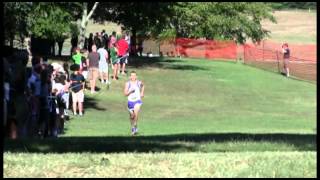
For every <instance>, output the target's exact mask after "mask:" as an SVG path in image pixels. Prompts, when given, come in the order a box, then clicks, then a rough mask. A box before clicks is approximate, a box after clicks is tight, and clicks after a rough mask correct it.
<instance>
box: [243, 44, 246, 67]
mask: <svg viewBox="0 0 320 180" xmlns="http://www.w3.org/2000/svg"><path fill="white" fill-rule="evenodd" d="M245 63H246V44H243V64H245Z"/></svg>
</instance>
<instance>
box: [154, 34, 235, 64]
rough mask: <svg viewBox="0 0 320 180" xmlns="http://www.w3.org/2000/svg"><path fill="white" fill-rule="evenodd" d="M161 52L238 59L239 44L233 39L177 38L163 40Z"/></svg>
mask: <svg viewBox="0 0 320 180" xmlns="http://www.w3.org/2000/svg"><path fill="white" fill-rule="evenodd" d="M160 52H161V54H162V55H167V56H182V57H192V58H206V59H217V58H220V59H225V60H236V58H237V45H236V43H235V42H233V41H214V40H199V39H189V38H177V39H175V41H162V42H161V43H160Z"/></svg>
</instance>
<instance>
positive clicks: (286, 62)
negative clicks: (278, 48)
mask: <svg viewBox="0 0 320 180" xmlns="http://www.w3.org/2000/svg"><path fill="white" fill-rule="evenodd" d="M282 53H283V61H284V72H285V73H286V76H287V77H289V76H290V75H289V60H290V49H289V46H288V43H284V44H283V45H282Z"/></svg>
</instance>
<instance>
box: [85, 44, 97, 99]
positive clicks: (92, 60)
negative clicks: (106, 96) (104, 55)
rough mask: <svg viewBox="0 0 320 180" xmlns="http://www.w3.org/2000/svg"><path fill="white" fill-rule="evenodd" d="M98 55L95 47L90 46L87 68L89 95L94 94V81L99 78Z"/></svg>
mask: <svg viewBox="0 0 320 180" xmlns="http://www.w3.org/2000/svg"><path fill="white" fill-rule="evenodd" d="M99 59H100V58H99V53H97V47H96V45H93V46H92V52H91V53H89V55H88V59H87V66H88V67H89V80H90V88H91V94H94V93H95V87H96V81H97V78H98V76H99Z"/></svg>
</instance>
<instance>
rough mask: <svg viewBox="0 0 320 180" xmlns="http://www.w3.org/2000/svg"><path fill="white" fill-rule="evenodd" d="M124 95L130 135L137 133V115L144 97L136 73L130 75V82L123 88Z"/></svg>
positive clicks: (142, 86)
mask: <svg viewBox="0 0 320 180" xmlns="http://www.w3.org/2000/svg"><path fill="white" fill-rule="evenodd" d="M123 92H124V95H125V96H128V110H129V114H130V123H131V135H136V134H137V133H138V127H137V125H138V115H139V112H140V108H141V105H142V101H141V98H143V97H144V84H143V83H142V81H139V80H138V79H137V73H136V72H135V71H132V72H131V73H130V80H129V81H128V82H126V84H125V87H124V91H123Z"/></svg>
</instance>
